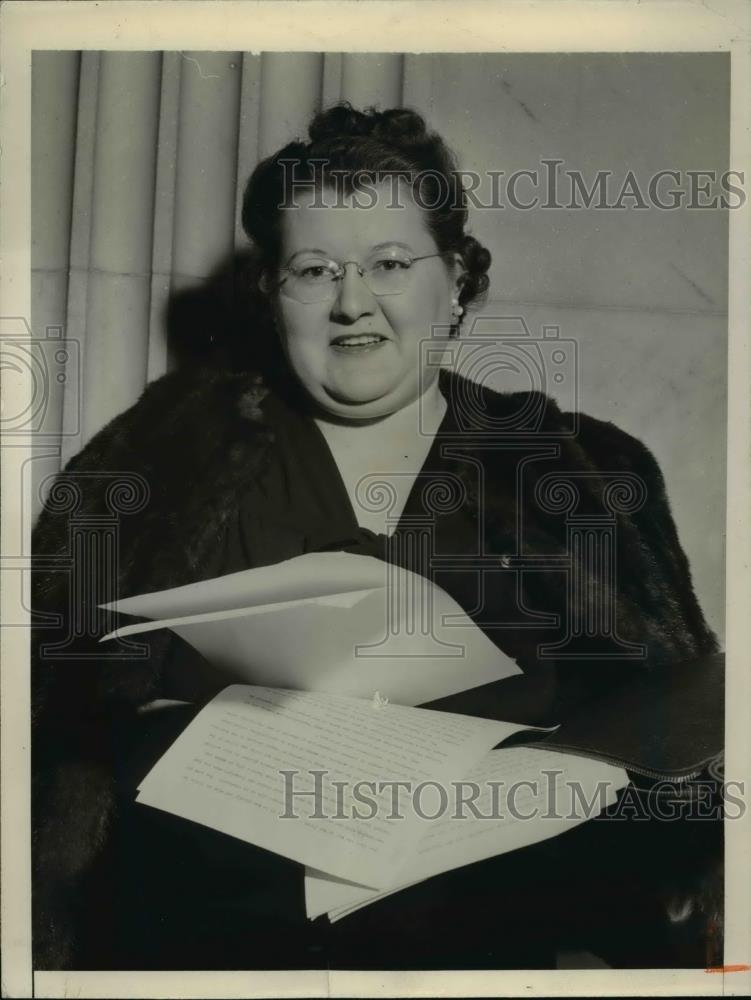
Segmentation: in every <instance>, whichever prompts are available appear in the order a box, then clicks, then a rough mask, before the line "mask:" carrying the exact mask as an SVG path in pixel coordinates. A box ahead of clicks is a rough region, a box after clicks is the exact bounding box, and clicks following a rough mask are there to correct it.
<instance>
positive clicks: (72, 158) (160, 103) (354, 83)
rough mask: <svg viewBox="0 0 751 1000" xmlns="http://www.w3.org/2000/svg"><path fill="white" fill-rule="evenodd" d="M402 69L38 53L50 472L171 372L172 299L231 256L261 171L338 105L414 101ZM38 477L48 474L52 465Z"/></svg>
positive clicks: (41, 311)
mask: <svg viewBox="0 0 751 1000" xmlns="http://www.w3.org/2000/svg"><path fill="white" fill-rule="evenodd" d="M413 58H414V57H410V56H402V55H373V54H338V53H334V54H330V55H329V54H326V55H324V54H320V53H291V54H290V53H264V54H262V55H253V54H249V53H241V52H213V53H207V52H197V53H190V52H165V53H159V52H137V53H131V52H83V53H79V52H52V53H47V52H37V53H35V54H34V60H35V63H34V74H33V105H34V115H33V135H32V150H33V155H32V171H33V176H32V192H33V198H32V213H33V219H32V282H33V283H32V303H33V305H32V328H33V331H34V334H35V336H36V337H37V338H44V337H46V339H47V340H48V341H49V345H48V348H49V356H48V365H49V369H50V371H52V372H55V370H56V369H57V368H59V367H60V365H59V363H57V362H56V357H57V356H58V350H59V347H60V343H61V342H62V343H68V348H69V350H68V351H67V352H66V354H65V355H63V356H64V357H65V358H67V370H66V371H64V372H62V371H61V372H59V373H58V374H60V376H61V377H60V378H59V379H56V378H54V377H52V378H50V380H49V393H50V398H49V402H48V404H47V406H46V411H45V425H44V431H45V433H46V434H47V435H50V436H52V435H55V434H58V433H60V432H61V431H62V432H63V436H62V446H61V449H60V454H59V457H58V461H57V464H58V465H59V464H60V463H62V464H64V463H65V462H66V461H67V459H68V458H69V457H70V456H71V455H73V454H75V453H76V452H77V451H78V450H80V448H81V447H82V446H83V444H85V443H86V441H87V440H88V439H89V438H90V437H91V436H92V435H93V434H94V433H95V432H96V431H97V430H98V429H99V428H101V427H102V426H103V425H104V424H105V423H106V422H107V421H108V420H109V419H110V418H112V417H114V416H115V415H116V414H118V413H120V412H121V411H123V410H124V409H126V408H127V407H128V406H129V405H130V404H131V403H133V402H134V401H135V400H136V399H137V398H138V396H139V395H140V393H141V391H142V390H143V388H144V386H145V385H146V383H147V382H149V381H151V380H153V379H155V378H158V377H159V376H160V375H163V374H164V373H165V372H167V371H168V370H170V368H171V367H172V365H173V363H174V362H173V359H171V358H170V357H169V356H168V348H167V337H166V335H165V317H166V311H167V303H168V300H169V299H170V297H171V296H174V295H175V294H176V293H179V292H180V291H181V290H182V289H184V288H188V287H191V286H194V285H195V284H196V283H200V282H201V281H205V280H206V279H207V278H208V276H209V275H210V274H211V272H212V270H213V269H214V268H215V266H216V262H217V260H219V259H222V258H223V257H226V256H227V255H228V254H230V253H231V252H232V250H233V249H234V248H235V247H238V246H241V245H242V244H243V242H244V236H243V234H242V231H241V229H240V225H239V204H238V202H239V199H240V198H241V196H242V188H243V181H244V180H245V178H247V176H248V175H249V174H250V172H251V170H252V169H253V167H254V166H255V164H256V163H257V162H258V160H259V159H260V158H262V157H264V156H266V155H268V154H270V153H272V152H273V151H274V150H275V149H277V148H279V146H281V145H283V144H284V143H285V142H288V141H289V139H290V138H291V137H293V136H295V135H300V136H304V135H305V133H306V126H307V123H308V121H309V119H310V116H311V114H312V113H313V112H315V111H316V110H318V109H319V108H320V107H321V106H322V105H327V104H330V103H332V102H335V101H337V100H339V99H340V98H346V99H349V100H351V101H352V102H353V104H355V105H356V106H359V105H366V104H376V105H379V106H381V107H389V106H394V105H399V104H401V103H409V104H413V105H415V104H417V105H419V104H423V103H424V96H425V88H426V85H429V80H427V79H426V76H425V73H424V71H421V72H420V73H419V74H418V73H415V72H414V71H412V68H411V67H410V62H411V60H412V59H413ZM134 192H135V193H136V194H137V197H133V193H134ZM43 464H44V473H42V472H41V470H39V471H38V475H40V476H42V475H44V476H45V477H46V476H47V475H48V474H49V472H50V470H51V469H54V466H55V464H56V463H55V456H54V455H52V454H50V455H48V457H47V459H46V460H45V462H44V463H43Z"/></svg>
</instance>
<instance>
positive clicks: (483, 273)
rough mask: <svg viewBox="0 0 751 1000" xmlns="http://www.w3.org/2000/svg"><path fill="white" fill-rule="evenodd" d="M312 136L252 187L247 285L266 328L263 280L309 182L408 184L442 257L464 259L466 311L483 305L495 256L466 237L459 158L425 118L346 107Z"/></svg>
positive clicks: (325, 116)
mask: <svg viewBox="0 0 751 1000" xmlns="http://www.w3.org/2000/svg"><path fill="white" fill-rule="evenodd" d="M308 137H309V141H308V142H303V141H301V140H295V141H293V142H290V143H288V145H286V146H284V147H283V148H282V149H280V150H279V151H278V152H276V153H274V154H273V155H272V156H269V157H267V158H266V159H265V160H262V161H261V162H260V163H259V164H258V166H257V167H256V168H255V170H254V171H253V173H252V174H251V176H250V179H249V180H248V183H247V185H246V188H245V192H244V197H243V205H242V225H243V229H244V230H245V233H246V235H247V236H248V238H249V239H250V242H251V248H250V252H249V253H248V255H247V256H246V259H245V282H246V288H247V291H248V294H249V295H251V296H253V297H254V302H253V312H254V314H255V316H256V320H257V321H258V320H261V319H262V318H263V317H265V319H266V320H267V321H269V322H267V323H263V324H262V325H263V326H265V327H268V326H269V325H270V304H269V302H268V299H267V298H266V296H264V295H263V294H262V293H261V292H260V291H259V290H258V281H259V278H260V276H261V274H262V273H263V272H264V271H267V270H273V269H275V268H276V267H278V265H279V263H280V260H279V257H280V250H281V220H282V214H281V211H282V210H281V207H280V206H283V205H285V204H287V205H289V204H290V203H292V202H293V197H294V190H295V189H299V187H300V186H304V185H306V184H308V183H309V184H310V185H311V187H313V188H319V189H320V188H321V187H326V186H330V187H333V188H335V189H336V190H337V191H341V190H344V192H345V193H348V192H350V191H351V190H353V189H354V188H356V187H357V185H358V182H359V180H360V179H365V180H368V181H370V182H371V183H378V182H379V181H381V180H384V179H385V178H386V177H388V176H392V177H394V176H396V177H404V178H405V179H408V182H409V183H411V184H412V191H413V195H414V196H415V200H416V202H417V204H418V205H419V206H420V207H421V208H422V210H423V213H424V217H425V222H426V226H427V229H428V231H429V232H430V233H431V235H432V237H433V239H434V240H435V243H436V246H437V248H438V250H439V252H440V253H441V254H442V255H444V257H445V259H446V260H447V262H448V261H450V262H453V257H454V254H459V256H460V257H461V259H462V261H463V263H464V275H463V277H462V280H461V286H460V291H459V304H460V305H461V306H463V307H465V308H466V307H469V306H472V305H476V304H477V303H478V302H479V301H481V300H482V297H483V296H484V294H485V292H486V291H487V288H488V285H489V280H488V275H487V271H488V268H489V267H490V260H491V258H490V252H489V251H488V250H487V249H486V248H485V247H484V246H482V245H481V244H480V243H479V242H478V241H477V240H476V239H475V238H474V237H473V236H471V235H470V234H469V233H467V231H466V225H467V197H466V194H465V191H464V187H463V184H462V179H461V175H460V173H459V171H458V168H457V165H456V160H455V157H454V155H453V153H452V152H451V150H450V149H449V148H448V146H447V145H446V143H445V142H444V141H443V139H442V138H441V136H439V135H438V134H437V133H436V132H432V131H430V130H429V129H428V127H427V125H426V123H425V120H424V119H423V118H422V116H421V115H419V114H418V113H417V112H416V111H412V110H410V109H408V108H389V109H388V110H385V111H377V110H376V109H375V108H367V109H366V110H364V111H358V110H356V109H355V108H353V107H352V105H351V104H349V103H348V102H341V103H339V104H336V105H334V106H332V107H330V108H327V109H326V110H324V111H321V112H319V113H318V114H316V115H315V117H314V118H313V119H312V121H311V123H310V126H309V128H308ZM293 185H294V187H293ZM274 339H275V338H274ZM258 346H260V345H258ZM267 346H269V347H270V349H271V350H272V351H273V350H274V346H273V345H267Z"/></svg>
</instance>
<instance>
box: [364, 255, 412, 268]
mask: <svg viewBox="0 0 751 1000" xmlns="http://www.w3.org/2000/svg"><path fill="white" fill-rule="evenodd" d="M411 263H412V262H411V261H409V260H399V259H398V258H396V257H386V258H384V259H383V260H377V261H375V263H374V264H373V270H374V271H406V270H408V269H409V268H410V266H411Z"/></svg>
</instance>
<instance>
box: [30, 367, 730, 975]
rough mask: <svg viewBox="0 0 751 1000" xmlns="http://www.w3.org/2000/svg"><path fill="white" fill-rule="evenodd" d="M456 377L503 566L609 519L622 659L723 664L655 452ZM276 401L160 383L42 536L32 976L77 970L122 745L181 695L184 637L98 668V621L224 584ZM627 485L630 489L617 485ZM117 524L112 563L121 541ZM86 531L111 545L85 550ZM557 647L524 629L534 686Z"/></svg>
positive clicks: (546, 590)
mask: <svg viewBox="0 0 751 1000" xmlns="http://www.w3.org/2000/svg"><path fill="white" fill-rule="evenodd" d="M441 378H442V388H443V391H444V394H446V395H447V397H448V398H449V399H451V398H455V399H472V400H474V404H476V405H473V406H471V407H469V408H468V409H467V412H468V416H467V427H466V443H465V449H464V450H465V453H466V461H465V462H464V463H463V464H462V468H463V469H464V470H465V471H464V473H463V475H464V478H465V486H466V490H465V494H464V496H465V499H464V503H465V504H467V505H469V506H470V507H471V516H472V517H474V518H475V519H478V518H479V519H481V520H482V522H483V526H484V531H485V536H484V537H485V540H486V541H485V545H486V549H487V552H488V553H490V554H491V555H500V554H504V556H505V554H509V553H510V554H512V555H519V554H520V553H521V554H523V555H524V556H525V557H530V558H532V559H533V558H534V557H535V556H537V557H550V556H553V557H556V556H558V557H559V558H560V557H562V556H564V555H565V553H566V551H567V546H568V545H569V544H570V541H569V535H568V534H567V532H568V531H569V529H570V524H571V513H572V510H573V512H574V514H575V515H576V516H580V517H596V516H599V517H600V519H602V517H603V516H609V517H611V518H614V522H615V525H616V550H615V555H616V556H617V558H616V559H615V561H614V565H616V566H617V575H616V583H615V591H616V593H614V594H608V593H606V595H605V596H606V598H607V599H608V600H611V599H613V600H614V599H615V598H617V600H615V603H614V607H615V608H616V625H617V633H618V636H619V638H620V640H622V641H624V642H627V643H632V644H637V645H641V646H642V647H643V650H644V652H645V653H646V656H645V657H644V658H642V659H641V660H640V661H639V662H638V663H637V664H636V668H637V669H642V670H659V668H660V665H661V664H665V663H667V662H672V661H678V660H681V659H683V658H689V657H691V656H694V655H696V654H701V653H705V652H713V651H715V650H716V649H717V642H716V639H715V637H714V635H713V634H712V632H711V631H710V629H709V628H708V627H707V624H706V622H705V620H704V617H703V615H702V612H701V609H700V607H699V605H698V602H697V600H696V597H695V595H694V591H693V588H692V584H691V576H690V572H689V567H688V563H687V560H686V557H685V555H684V553H683V551H682V549H681V546H680V544H679V541H678V538H677V535H676V530H675V526H674V523H673V519H672V516H671V513H670V508H669V504H668V500H667V497H666V494H665V487H664V483H663V479H662V476H661V473H660V470H659V468H658V466H657V463H656V461H655V459H654V457H653V456H652V454H651V453H650V452H649V450H648V449H647V448H646V447H645V446H644V445H643V444H642V443H641V442H639V441H637V440H636V439H634V438H633V437H631V436H629V435H628V434H626V433H624V432H623V431H620V430H619V429H617V428H616V427H615V426H614V425H613V424H611V423H605V422H602V421H599V420H595V419H592V418H587V417H585V416H580V417H579V418H578V429H577V433H575V434H573V435H572V434H570V433H569V430H570V428H571V422H572V415H571V414H564V413H562V412H561V411H560V410H559V408H558V407H557V406H556V404H555V403H554V402H553V401H552V400H551V399H549V398H547V397H545V396H543V395H542V394H539V393H506V394H504V393H496V392H493V391H491V390H488V389H477V388H474V387H470V386H469V384H468V383H466V382H465V380H464V379H462V378H461V377H460V376H455V375H450V374H448V373H446V372H443V373H442V376H441ZM268 391H270V390H269V388H268V386H267V385H266V384H265V383H264V382H263V380H262V379H261V378H260V377H259V376H257V375H255V374H252V373H239V374H238V373H228V372H220V371H213V370H208V369H204V370H194V371H192V372H176V373H173V374H170V375H167V376H165V377H163V378H161V379H160V380H158V381H157V382H154V383H152V384H150V385H149V386H148V387H147V388H146V390H145V392H144V393H143V396H142V397H141V399H140V400H139V402H138V403H137V404H136V405H134V406H133V407H132V408H131V409H130V410H128V411H127V412H126V413H123V414H122V415H120V416H118V417H117V418H115V419H114V420H113V421H112V422H111V423H109V424H108V425H107V426H106V427H105V428H104V429H103V430H101V431H100V432H99V433H98V434H97V435H96V436H95V437H94V438H93V439H92V440H91V441H90V442H89V444H88V445H87V446H86V447H85V448H84V449H83V450H82V451H81V452H80V454H78V455H77V456H76V457H75V458H73V459H72V460H71V461H70V462H69V463H68V465H67V467H66V469H65V470H64V471H63V472H62V473H61V474H60V475H59V476H58V478H57V480H56V482H55V484H54V486H53V488H52V490H51V492H50V495H49V498H48V500H47V502H46V507H45V509H44V510H43V512H42V514H41V516H40V518H39V521H38V523H37V526H36V528H35V531H34V534H33V554H34V560H35V567H36V569H35V572H34V573H33V587H32V593H33V612H34V625H35V628H34V631H33V643H32V646H33V660H32V704H33V741H32V744H33V771H34V784H33V827H34V842H33V847H34V851H33V854H34V873H35V874H34V879H35V881H34V943H35V967H37V968H65V967H66V966H67V965H68V964H69V963H70V961H71V955H72V953H73V948H74V943H75V919H74V917H73V915H72V914H73V909H74V903H73V902H72V901H74V900H75V898H76V894H77V892H78V891H79V888H80V885H81V884H82V880H84V879H85V877H86V875H87V873H88V872H89V871H90V870H91V866H92V865H93V863H94V862H95V860H96V857H97V854H98V852H99V851H100V849H101V847H102V844H103V843H104V842H105V840H106V836H107V831H108V828H109V826H110V824H111V822H112V819H113V815H112V814H113V803H114V801H115V796H114V792H113V782H114V780H115V779H114V777H113V775H114V772H115V766H116V761H115V760H114V759H113V753H114V751H113V749H112V742H111V733H112V731H113V726H119V725H121V724H122V725H125V726H127V725H128V724H129V720H132V719H134V718H135V715H136V713H137V711H138V709H139V708H140V707H142V706H144V705H145V704H147V703H148V702H150V701H152V700H154V699H158V698H160V697H165V696H167V697H168V696H169V694H168V692H165V691H164V688H163V683H162V680H163V671H162V665H163V662H164V658H165V655H166V653H167V650H168V647H169V643H170V641H171V639H170V636H169V635H168V634H164V633H161V634H156V635H152V636H151V637H150V642H149V655H148V656H141V657H135V658H134V657H130V658H129V657H128V656H127V654H126V653H123V655H122V656H121V658H120V659H113V658H108V659H103V658H102V654H101V651H102V648H103V647H101V646H100V647H98V648H97V639H98V638H99V636H100V635H101V634H103V630H104V629H107V628H111V627H113V623H112V622H111V621H107V620H106V616H102V614H101V613H99V612H96V606H97V605H98V604H99V603H102V602H104V601H108V600H113V599H115V598H116V597H117V596H129V595H132V594H137V593H145V592H148V591H156V590H162V589H165V588H169V587H174V586H178V585H182V584H186V583H190V582H193V581H196V580H199V579H202V578H205V577H206V576H207V575H211V569H210V568H209V567H210V564H211V555H212V552H213V551H215V549H216V547H217V545H218V544H219V543H220V542H221V539H222V537H223V533H224V530H225V527H226V525H227V523H228V521H229V519H230V518H232V517H234V516H235V515H236V513H237V509H238V503H239V501H240V498H241V497H242V496H243V495H244V494H245V493H246V492H247V490H248V489H249V488H250V486H251V484H252V483H253V482H254V481H255V480H256V479H257V477H258V476H260V475H262V474H263V469H264V465H265V463H266V462H267V461H268V460H269V457H270V456H271V455H272V454H273V448H274V435H273V428H272V427H270V426H269V425H268V424H267V422H266V419H265V417H264V412H263V407H262V405H261V404H262V400H263V398H264V395H265V394H266V393H267V392H268ZM473 414H474V416H473ZM473 420H474V421H475V424H473ZM488 421H490V422H491V423H493V422H495V423H494V424H493V426H495V427H498V428H502V429H503V430H502V437H503V440H504V442H505V444H506V445H509V446H510V449H509V448H502V449H500V450H499V449H498V448H494V447H488V435H487V426H488ZM540 443H543V444H545V443H547V444H548V445H549V447H548V448H547V449H545V448H543V449H542V452H541V453H540V454H538V456H537V458H536V460H534V461H528V462H526V463H519V462H517V461H516V460H515V461H513V462H512V461H510V460H509V455H511V454H512V453H513V454H516V453H517V452H518V451H519V448H520V447H521V450H522V451H524V448H532V449H533V450H534V447H535V445H538V444H540ZM515 448H516V452H515V451H514V449H515ZM525 453H526V452H525ZM559 474H563V475H564V476H566V477H567V478H568V482H569V489H568V492H566V487H565V486H563V487H562V486H560V484H558V485H556V482H554V481H553V480H552V479H551V478H550V477H551V476H557V475H559ZM624 475H625V477H626V479H627V480H628V482H629V483H631V486H628V485H627V489H626V492H628V491H629V489H632V487H633V489H636V491H637V493H638V492H639V491H641V494H640V496H639V497H637V499H636V500H634V497H633V496H632V497H631V501H629V502H623V495H622V494H620V496H621V500H620V501H619V500H618V494H617V492H616V493H613V490H614V489H615V490H616V491H617V489H621V490H623V488H624V487H623V482H622V480H623V477H624ZM545 477H548V478H547V479H546V478H545ZM619 477H620V480H619ZM629 477H630V478H629ZM616 480H619V481H621V486H620V487H617V485H616V486H613V483H614V482H615V481H616ZM633 484H637V485H636V486H634V485H633ZM520 487H521V489H522V490H523V493H522V494H520V492H519V490H520ZM544 489H547V490H548V493H547V499H546V498H545V497H544V496H543V492H544ZM562 491H563V492H562ZM608 491H610V492H608ZM632 492H633V490H632ZM520 495H523V496H524V497H525V498H527V499H526V500H525V501H524V502H525V510H524V516H523V523H522V521H521V520H519V518H517V516H516V515H517V513H518V512H517V510H516V507H517V503H518V497H519V496H520ZM574 496H575V497H576V502H575V504H574V503H573V500H572V498H573V497H574ZM567 516H568V520H567ZM113 518H114V519H115V520H116V521H117V528H118V534H117V543H116V545H114V547H113V543H112V541H111V538H112V536H111V535H108V533H107V532H108V527H111V525H112V522H113ZM82 532H83V533H84V534H85V533H86V532H89V533H91V535H90V537H92V538H93V536H94V535H96V537H97V539H99V541H97V542H96V544H94V545H91V546H89V547H88V548H87V547H86V546H82V545H81V542H80V539H81V537H83V536H82ZM522 535H523V537H522ZM108 539H109V540H108ZM85 552H88V553H89V554H88V555H84V553H85ZM84 560H88V562H86V564H85V566H83V565H81V563H82V561H84ZM554 562H555V560H553V564H551V562H550V560H549V559H548V562H547V563H546V562H545V560H544V559H543V561H542V563H541V568H538V569H537V570H535V571H533V572H528V573H525V574H523V580H522V584H521V589H520V590H517V589H516V588H517V585H518V574H515V573H507V574H505V576H504V575H503V574H500V575H499V576H498V586H499V587H503V586H507V587H508V588H509V592H508V601H509V602H510V603H513V602H515V601H517V600H518V598H519V596H520V595H521V598H522V605H521V606H523V607H525V608H530V609H534V610H535V611H536V612H539V613H546V612H548V613H549V612H551V611H552V612H554V613H560V612H561V610H562V606H563V602H564V601H565V595H566V580H567V575H566V574H565V573H562V572H561V570H560V567H558V568H557V567H556V565H554ZM579 569H580V571H581V573H583V574H585V582H587V581H586V574H589V575H590V576H591V577H594V578H595V579H592V580H591V581H590V582H591V583H593V584H594V585H595V586H596V587H599V588H600V590H601V591H608V588H610V587H611V584H610V583H609V582H608V580H609V578H608V577H607V574H606V570H605V568H604V567H602V566H599V565H598V564H596V563H595V562H590V563H589V564H588V565H587V566H580V567H579ZM97 570H99V571H97ZM506 578H508V579H507V582H504V580H506ZM77 580H78V582H76V581H77ZM81 581H83V584H82V583H81ZM556 637H558V638H560V635H558V636H556V634H555V633H553V639H555V638H556ZM550 638H551V634H550V632H549V631H548V632H542V633H538V632H536V630H535V629H534V628H532V629H529V628H528V629H518V630H514V629H512V630H510V631H509V634H508V636H507V638H506V639H505V642H506V647H507V651H508V652H510V653H511V655H513V656H515V657H516V659H517V661H518V662H519V664H520V665H521V666H522V668H526V667H527V666H529V665H530V664H532V663H533V661H534V660H535V658H536V656H537V650H538V648H539V644H540V641H541V640H544V641H550ZM576 666H577V665H576V664H575V663H572V664H570V669H571V670H574V669H576ZM633 668H634V665H633V664H629V669H633ZM589 676H591V674H590V675H589Z"/></svg>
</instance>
